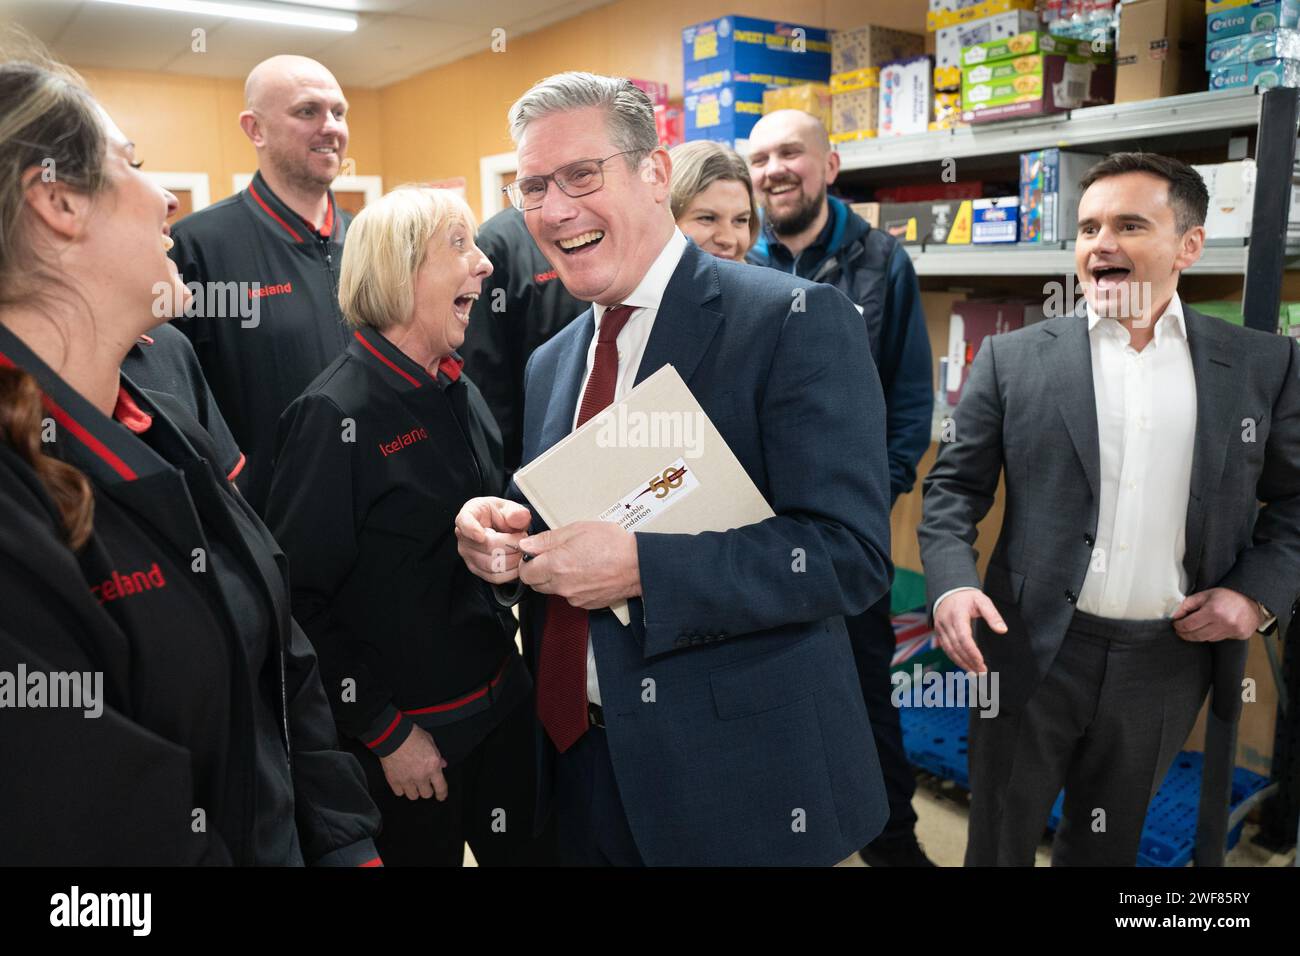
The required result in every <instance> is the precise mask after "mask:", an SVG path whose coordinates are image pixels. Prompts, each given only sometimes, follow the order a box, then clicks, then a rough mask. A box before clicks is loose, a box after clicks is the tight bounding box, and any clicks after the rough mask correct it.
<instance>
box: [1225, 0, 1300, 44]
mask: <svg viewBox="0 0 1300 956" xmlns="http://www.w3.org/2000/svg"><path fill="white" fill-rule="evenodd" d="M1297 26H1300V0H1255V2H1254V3H1246V4H1242V5H1241V6H1239V7H1227V8H1225V9H1222V10H1215V11H1213V12H1208V13H1206V15H1205V39H1206V40H1208V41H1214V40H1223V39H1226V38H1227V37H1237V36H1242V35H1243V34H1246V33H1265V32H1267V31H1269V30H1278V29H1282V30H1294V29H1295V28H1296V27H1297Z"/></svg>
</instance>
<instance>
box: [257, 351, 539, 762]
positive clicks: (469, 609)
mask: <svg viewBox="0 0 1300 956" xmlns="http://www.w3.org/2000/svg"><path fill="white" fill-rule="evenodd" d="M504 486H505V475H504V473H503V471H502V467H501V437H500V433H499V431H498V430H497V428H496V425H495V423H494V422H493V420H492V415H491V413H490V412H489V411H488V409H487V405H486V403H485V402H484V401H483V397H482V396H481V395H480V394H479V392H478V389H477V388H475V386H474V383H473V382H471V381H470V380H469V378H468V376H463V375H461V374H460V363H459V361H458V359H455V358H453V359H445V360H444V361H443V363H442V367H441V371H440V372H439V374H438V376H437V378H436V379H435V378H434V377H433V376H431V375H430V374H429V373H428V372H427V371H426V370H425V369H424V368H422V367H421V366H420V365H419V364H418V363H416V362H415V361H413V360H412V359H411V358H409V357H408V356H407V355H405V354H404V353H403V352H402V351H401V350H400V349H398V348H397V347H396V346H394V345H393V344H392V343H390V342H389V341H388V340H387V339H385V338H384V337H383V336H382V335H380V334H379V333H378V332H376V331H374V330H373V329H368V328H366V329H361V330H358V331H356V332H354V333H353V340H352V342H351V343H350V344H349V345H348V348H347V351H346V352H345V353H344V354H343V355H341V356H339V358H338V359H336V360H335V361H334V362H333V363H332V364H331V365H330V367H329V368H328V369H326V370H325V371H324V372H322V373H321V375H320V377H319V378H318V379H316V381H315V382H313V383H312V385H311V387H310V388H308V389H307V391H306V392H305V393H304V394H303V395H302V397H301V398H299V399H298V400H297V401H296V402H294V403H293V404H292V405H291V406H290V407H289V409H288V410H287V411H286V412H285V414H284V418H283V419H282V420H281V423H280V450H279V455H278V457H277V459H276V465H275V477H274V480H273V481H272V485H271V496H270V500H269V502H268V505H267V522H268V524H269V525H270V527H271V529H272V531H273V532H274V533H275V537H276V540H278V541H279V542H280V544H281V545H282V546H283V547H284V549H285V552H286V553H287V554H288V555H289V560H290V566H291V569H292V584H293V610H294V615H295V616H296V617H297V619H298V620H299V621H301V622H302V626H303V628H304V629H305V630H306V631H307V633H308V635H309V636H310V637H311V640H312V643H313V644H314V645H315V646H316V648H317V649H318V651H319V653H320V658H321V672H322V675H323V680H324V684H325V688H326V692H327V694H328V696H329V699H330V702H331V704H332V705H333V707H334V714H335V717H336V719H337V721H338V725H339V729H340V730H341V731H342V733H344V734H346V735H348V736H349V737H352V738H355V739H356V740H358V741H360V742H361V743H362V744H364V745H365V746H366V747H367V748H368V749H369V751H370V752H371V753H373V754H375V755H376V756H377V757H383V756H387V755H388V754H390V753H392V752H393V751H394V750H396V749H397V748H398V747H399V746H400V745H401V744H402V743H403V742H404V741H405V740H406V738H407V737H408V736H409V735H410V733H411V729H412V726H413V725H416V724H418V725H420V726H421V727H423V728H425V729H426V730H428V731H429V733H430V734H431V735H432V736H433V738H434V742H435V743H436V744H437V746H438V749H439V750H440V751H441V753H442V755H443V757H444V758H445V759H446V760H447V762H448V763H449V764H453V765H454V764H455V763H456V762H457V761H458V760H459V759H461V758H462V757H464V756H465V755H466V754H468V753H469V752H470V750H472V749H473V747H474V746H475V745H476V744H477V743H478V742H479V741H480V740H482V739H483V737H485V736H486V735H487V734H488V732H489V731H491V730H492V729H493V728H494V727H495V726H496V725H497V724H499V723H500V722H501V721H502V720H503V719H504V718H505V717H506V716H507V715H509V714H510V713H511V711H512V710H513V709H514V707H515V706H517V705H519V704H520V703H521V702H522V701H523V700H524V699H525V698H526V697H527V696H528V693H529V690H530V688H531V684H532V682H531V678H530V677H529V675H528V672H527V669H526V668H525V666H524V663H523V659H522V658H521V657H520V655H519V652H518V650H517V649H516V647H515V643H514V633H515V622H514V618H513V617H512V616H511V615H510V613H509V611H508V610H507V609H505V608H503V607H502V606H501V605H500V604H499V603H498V602H497V601H496V600H495V598H494V597H493V596H492V592H491V589H490V588H489V586H488V585H487V584H485V583H484V582H482V581H481V580H479V579H478V578H476V577H474V576H473V575H472V574H470V572H469V569H468V568H466V567H465V563H464V561H462V560H461V558H460V555H459V554H458V553H457V550H456V536H455V533H454V528H455V519H456V514H457V513H458V512H459V511H460V508H461V506H462V505H463V504H464V503H465V502H466V501H467V500H468V499H470V498H474V497H477V496H480V495H500V494H501V493H502V491H503V489H504Z"/></svg>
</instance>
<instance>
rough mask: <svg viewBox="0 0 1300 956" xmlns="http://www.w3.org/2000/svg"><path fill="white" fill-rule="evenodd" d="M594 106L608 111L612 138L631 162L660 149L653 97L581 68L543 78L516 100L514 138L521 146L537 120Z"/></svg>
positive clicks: (628, 83) (511, 115)
mask: <svg viewBox="0 0 1300 956" xmlns="http://www.w3.org/2000/svg"><path fill="white" fill-rule="evenodd" d="M590 107H598V108H600V109H603V110H605V112H606V113H607V114H608V117H609V120H608V124H609V138H610V141H611V142H612V143H613V144H614V145H615V146H617V147H618V149H619V151H620V152H622V151H627V152H629V154H630V155H628V156H626V157H624V158H625V159H626V160H627V161H628V164H629V165H632V166H635V165H636V164H637V163H638V162H639V161H640V160H641V158H642V156H641V155H639V154H645V153H652V152H654V151H655V150H656V149H658V148H659V134H658V132H657V131H656V129H655V112H654V104H653V103H651V102H650V97H648V96H647V95H646V94H645V93H644V92H643V91H642V90H640V89H639V88H638V87H636V86H635V85H634V84H633V83H632V82H631V81H629V80H626V79H622V78H621V77H614V76H600V75H599V74H596V73H581V72H577V71H571V72H568V73H556V74H554V75H553V76H548V77H547V78H546V79H544V80H539V81H538V82H537V83H534V84H533V86H532V88H531V89H529V90H528V92H527V93H525V94H524V95H523V96H521V97H519V99H517V100H515V104H514V106H512V107H510V113H509V119H510V138H511V139H512V140H514V142H515V145H516V146H517V145H519V140H520V139H522V138H523V135H524V130H526V129H527V128H528V124H529V123H531V122H533V120H537V119H541V118H542V117H543V116H549V115H550V114H552V113H564V112H568V111H569V110H579V109H587V108H590Z"/></svg>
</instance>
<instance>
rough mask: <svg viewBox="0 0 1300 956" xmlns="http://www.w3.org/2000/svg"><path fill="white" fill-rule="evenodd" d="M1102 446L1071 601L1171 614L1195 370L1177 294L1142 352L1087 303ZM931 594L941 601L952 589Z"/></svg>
mask: <svg viewBox="0 0 1300 956" xmlns="http://www.w3.org/2000/svg"><path fill="white" fill-rule="evenodd" d="M1088 341H1089V344H1090V346H1091V349H1092V389H1093V397H1094V400H1095V402H1096V405H1097V438H1098V446H1099V450H1100V453H1101V462H1100V464H1101V488H1100V491H1101V500H1100V503H1099V506H1098V515H1097V535H1096V541H1095V542H1094V545H1093V552H1092V557H1091V559H1090V561H1089V564H1088V572H1087V574H1086V575H1085V577H1084V580H1083V587H1082V589H1081V590H1080V592H1079V598H1078V602H1077V604H1076V607H1078V608H1079V610H1081V611H1084V612H1086V613H1088V614H1095V615H1096V616H1098V617H1108V618H1118V619H1123V620H1154V619H1156V618H1167V617H1170V616H1171V615H1172V614H1173V612H1174V611H1175V610H1176V609H1177V608H1178V605H1179V604H1181V603H1182V601H1183V599H1184V598H1185V597H1186V596H1187V586H1188V583H1189V582H1188V580H1187V572H1186V570H1185V569H1184V568H1183V557H1184V554H1185V552H1186V549H1187V541H1186V537H1185V536H1186V524H1187V502H1188V497H1189V494H1190V490H1191V481H1192V451H1193V448H1194V445H1195V438H1196V378H1195V376H1194V374H1193V372H1192V354H1191V351H1190V349H1189V348H1188V343H1187V324H1186V322H1185V321H1184V319H1183V304H1182V300H1181V299H1179V297H1178V294H1177V293H1174V297H1173V298H1172V299H1170V301H1169V306H1168V308H1166V309H1165V311H1164V314H1162V315H1161V316H1160V318H1159V319H1158V320H1156V324H1155V331H1154V337H1153V338H1152V340H1151V341H1150V342H1149V343H1147V345H1146V347H1145V348H1143V349H1142V351H1141V352H1138V351H1136V350H1135V349H1134V348H1133V346H1132V345H1130V344H1129V341H1130V340H1129V332H1128V329H1126V328H1125V327H1124V326H1123V325H1121V324H1120V323H1119V322H1118V321H1117V320H1116V319H1109V318H1107V319H1103V318H1102V317H1100V316H1099V315H1097V313H1096V312H1094V311H1093V308H1092V306H1091V305H1089V306H1088ZM962 590H970V589H969V588H953V589H952V590H951V591H946V592H945V593H943V594H941V595H940V596H939V599H938V600H937V601H935V602H934V607H935V610H938V607H939V604H940V603H941V602H942V601H943V600H944V598H946V597H948V595H949V594H953V593H955V592H957V591H962Z"/></svg>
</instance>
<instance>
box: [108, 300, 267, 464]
mask: <svg viewBox="0 0 1300 956" xmlns="http://www.w3.org/2000/svg"><path fill="white" fill-rule="evenodd" d="M122 371H123V372H124V373H126V377H127V378H129V379H130V380H131V381H132V382H134V383H135V384H136V385H137V386H138V387H139V388H143V389H145V390H147V391H150V392H165V393H167V394H168V395H170V396H171V397H172V398H174V399H176V400H177V401H178V402H180V403H181V404H182V405H184V406H185V410H186V411H187V412H189V413H190V415H191V416H192V417H193V418H194V420H195V421H197V422H198V423H199V424H200V425H202V426H203V430H204V431H205V432H207V433H208V434H209V435H210V436H212V444H213V445H214V446H215V447H216V449H217V456H218V457H217V460H216V463H217V465H219V466H220V468H221V470H222V471H223V472H224V473H225V475H226V477H227V478H229V479H230V480H231V481H233V482H235V487H239V480H238V479H239V476H240V475H241V474H242V473H243V470H244V465H245V464H246V460H245V458H244V454H243V452H241V451H240V450H239V446H238V445H236V444H235V438H234V436H233V435H231V434H230V426H228V425H227V424H226V420H225V418H223V417H222V415H221V409H219V408H217V400H216V399H215V398H213V397H212V390H211V389H210V388H208V380H207V378H206V377H205V376H204V374H203V368H202V366H200V365H199V359H198V356H197V355H195V354H194V346H192V345H190V340H189V339H187V338H186V337H185V336H184V335H182V334H181V333H180V332H179V331H178V330H176V329H173V328H172V327H171V326H170V325H168V324H166V323H163V324H162V325H159V326H157V327H156V328H153V329H150V330H149V334H148V335H142V336H140V338H139V339H137V340H136V342H135V344H134V345H132V346H131V351H129V352H127V353H126V358H124V359H123V360H122Z"/></svg>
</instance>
